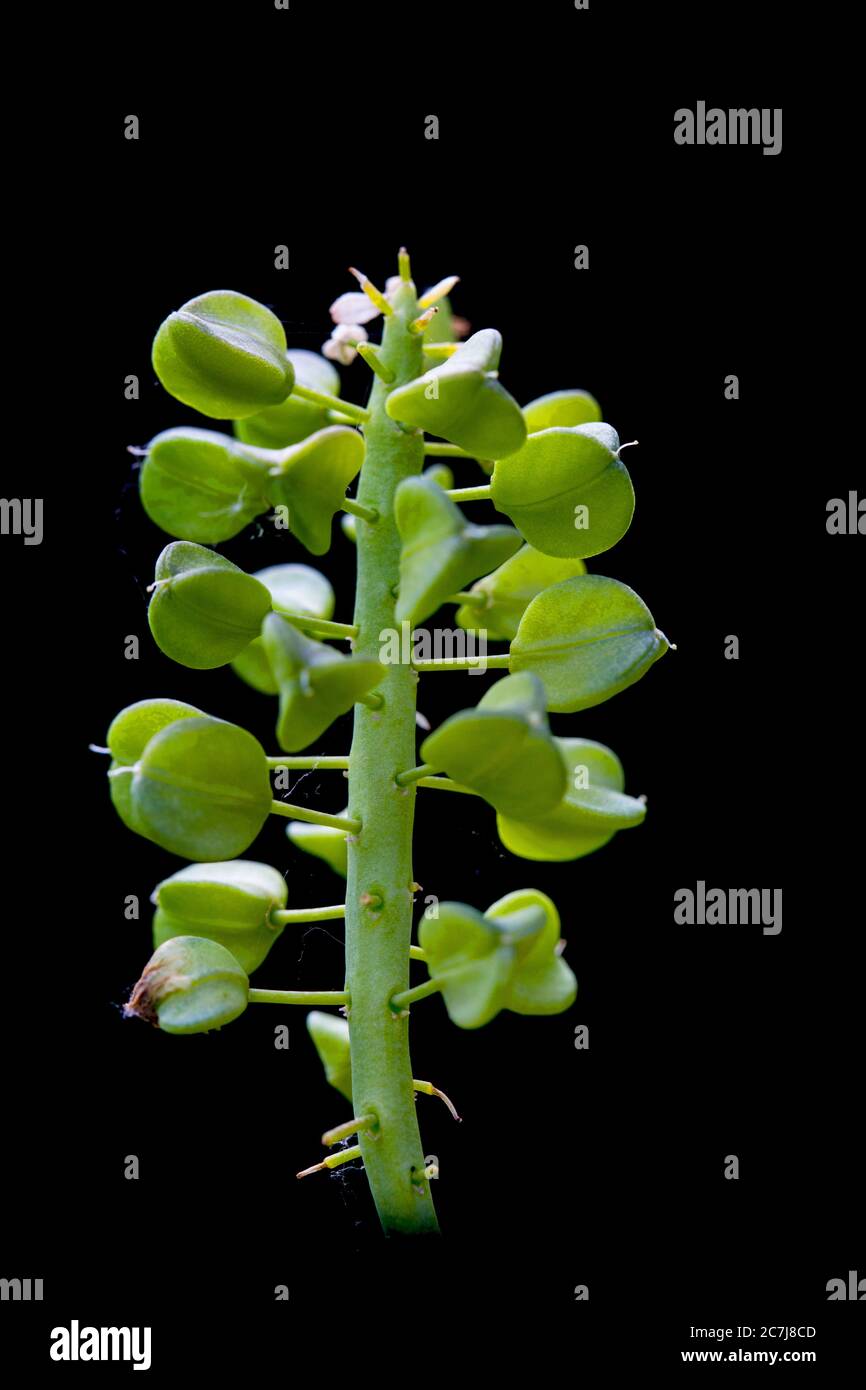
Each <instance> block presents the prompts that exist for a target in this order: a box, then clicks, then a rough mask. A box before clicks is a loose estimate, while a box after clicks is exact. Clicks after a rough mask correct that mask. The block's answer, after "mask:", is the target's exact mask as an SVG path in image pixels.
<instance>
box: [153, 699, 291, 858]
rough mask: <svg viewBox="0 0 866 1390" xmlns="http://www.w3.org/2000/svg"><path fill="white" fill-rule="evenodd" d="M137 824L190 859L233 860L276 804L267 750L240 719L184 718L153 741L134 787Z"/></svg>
mask: <svg viewBox="0 0 866 1390" xmlns="http://www.w3.org/2000/svg"><path fill="white" fill-rule="evenodd" d="M130 799H131V803H132V810H133V816H134V820H135V828H136V829H138V830H139V831H140V833H141V834H143V835H146V836H147V838H148V839H150V840H153V841H154V842H155V843H156V844H158V845H161V846H162V848H163V849H167V850H169V851H170V852H171V853H172V854H179V855H181V856H182V857H183V858H184V859H194V860H202V861H212V860H219V859H234V858H236V857H237V856H238V855H239V854H243V852H244V850H246V849H248V848H249V846H250V845H251V844H252V842H253V840H254V839H255V838H256V836H257V835H258V833H259V831H260V830H261V828H262V826H263V825H264V823H265V821H266V820H267V817H268V813H269V811H270V809H271V804H272V800H273V795H272V792H271V783H270V776H269V773H268V764H267V759H266V757H265V753H264V749H263V748H262V746H261V744H260V743H259V742H258V740H257V739H255V738H253V736H252V734H249V733H247V731H246V729H241V728H239V727H238V726H237V725H236V724H228V723H224V722H223V721H222V720H218V719H211V718H209V717H207V716H202V717H200V718H198V719H180V720H177V721H176V722H175V723H173V724H169V725H168V726H167V727H166V728H164V729H163V730H162V731H161V732H160V733H158V734H156V735H154V737H153V738H151V739H150V740H149V742H148V743H147V746H146V747H145V749H144V751H143V753H142V755H141V757H140V758H139V760H138V762H137V764H136V767H135V771H134V774H133V778H132V786H131V789H130Z"/></svg>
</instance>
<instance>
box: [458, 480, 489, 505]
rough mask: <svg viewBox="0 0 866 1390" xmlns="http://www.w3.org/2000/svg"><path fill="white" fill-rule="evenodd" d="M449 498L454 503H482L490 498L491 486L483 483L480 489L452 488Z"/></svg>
mask: <svg viewBox="0 0 866 1390" xmlns="http://www.w3.org/2000/svg"><path fill="white" fill-rule="evenodd" d="M448 496H449V497H450V498H451V501H452V502H480V501H482V500H483V499H484V498H487V497H489V496H490V484H489V483H482V484H481V485H480V486H479V487H452V488H449V489H448Z"/></svg>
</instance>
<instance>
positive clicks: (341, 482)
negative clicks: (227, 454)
mask: <svg viewBox="0 0 866 1390" xmlns="http://www.w3.org/2000/svg"><path fill="white" fill-rule="evenodd" d="M363 461H364V439H363V436H362V435H361V434H359V433H358V431H357V430H354V429H349V428H347V426H345V425H330V426H329V427H328V429H324V430H318V431H317V433H316V434H311V435H310V436H309V437H308V438H307V439H304V440H302V441H301V443H300V444H293V445H291V446H290V447H289V448H287V449H284V450H283V452H282V454H281V455H280V456H279V457H278V458H277V459H276V460H275V462H274V464H273V466H272V467H271V469H270V471H269V476H268V497H269V499H270V502H271V506H273V507H285V508H286V510H287V514H288V525H289V530H290V531H291V533H292V535H293V536H297V538H298V540H299V541H300V542H301V545H303V546H306V548H307V550H309V551H310V553H311V554H313V555H324V554H325V552H326V551H327V550H328V549H329V548H330V545H331V526H332V523H333V520H334V516H335V515H336V513H337V512H339V511H341V510H342V506H343V502H344V501H345V497H346V488H347V487H348V486H349V483H350V482H351V481H352V479H353V478H354V477H356V476H357V474H358V472H359V471H360V468H361V464H362V463H363Z"/></svg>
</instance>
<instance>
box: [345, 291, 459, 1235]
mask: <svg viewBox="0 0 866 1390" xmlns="http://www.w3.org/2000/svg"><path fill="white" fill-rule="evenodd" d="M391 305H392V308H393V313H392V314H390V315H389V316H388V318H387V319H386V320H385V322H384V327H383V337H382V346H381V349H380V352H379V356H380V358H381V360H382V362H383V363H384V364H385V366H386V367H387V368H388V369H389V370H390V371H391V372H393V374H394V382H393V384H391V383H389V382H385V381H383V380H381V379H380V378H378V377H377V379H376V380H375V382H374V383H373V389H372V392H371V395H370V401H369V411H370V420H369V422H368V423H367V425H366V426H365V429H364V434H365V437H366V443H367V452H366V457H365V460H364V465H363V467H362V469H361V478H360V485H359V488H358V500H359V502H361V503H362V505H364V506H370V507H374V508H375V509H376V511H377V512H378V513H379V520H378V522H377V524H376V525H375V526H371V527H366V526H364V527H359V528H358V532H357V542H358V582H357V590H356V600H355V614H354V620H355V623H356V625H357V627H358V629H359V635H358V637H357V639H356V642H355V650H356V651H357V652H358V653H359V654H361V655H364V656H378V655H379V650H380V634H381V633H382V632H383V631H384V630H385V629H386V628H387V629H399V624H398V623H397V621H396V618H395V615H394V602H395V601H394V592H393V591H395V590H396V586H397V583H398V579H399V567H400V537H399V535H398V532H397V527H396V524H395V522H394V492H395V489H396V487H397V484H398V483H399V482H401V481H402V480H403V479H404V478H408V477H410V476H412V475H413V474H417V473H420V472H421V470H422V468H423V464H424V441H423V437H422V435H421V434H420V432H417V431H411V432H410V431H406V430H401V429H400V428H399V426H398V425H397V424H396V423H395V422H394V421H393V420H391V419H390V418H389V417H388V416H387V415H386V413H385V402H386V400H387V398H388V394H389V392H390V391H392V390H393V389H395V387H397V386H402V385H404V384H405V383H406V382H407V381H411V380H412V379H413V378H414V377H416V376H418V375H420V373H421V370H422V359H423V351H424V348H423V342H422V340H421V338H420V337H418V336H417V335H415V334H412V333H410V332H409V328H408V325H409V324H410V323H411V322H412V321H413V320H414V319H415V317H416V315H417V301H416V296H415V288H414V286H413V285H412V283H411V282H407V281H404V282H403V283H402V285H401V286H400V288H399V289H398V290H397V291H396V293H395V294H394V295H393V297H392V301H391ZM385 672H386V673H385V675H384V677H383V679H382V682H381V685H380V686H379V687H378V688H379V689H380V690H381V693H382V695H383V697H384V703H383V706H382V708H381V710H379V711H378V713H377V714H375V715H374V714H373V713H372V712H371V711H370V710H368V709H366V708H364V707H362V706H356V709H355V731H354V737H353V740H352V751H351V765H350V770H349V808H350V815H352V816H353V817H355V818H357V819H358V820H360V821H362V822H363V830H362V832H361V834H360V835H359V836H357V837H356V838H353V840H350V842H349V866H348V883H347V890H346V904H347V907H346V989H347V991H348V992H349V993H350V994H351V997H352V1004H351V1009H350V1012H349V1035H350V1045H351V1060H352V1092H353V1097H354V1103H355V1108H356V1111H357V1112H358V1113H359V1114H364V1115H367V1114H372V1115H375V1116H376V1119H377V1122H378V1125H377V1129H376V1134H375V1137H371V1136H370V1135H367V1134H361V1135H360V1136H359V1143H360V1149H361V1152H362V1154H363V1158H364V1167H365V1169H366V1172H367V1177H368V1180H369V1183H370V1188H371V1191H372V1194H373V1199H374V1201H375V1203H376V1207H377V1210H378V1212H379V1218H380V1220H381V1223H382V1227H383V1229H384V1231H385V1232H386V1234H388V1235H422V1234H434V1233H436V1232H437V1231H438V1223H437V1220H436V1213H435V1211H434V1208H433V1201H432V1198H431V1195H430V1183H429V1181H428V1180H427V1179H426V1178H425V1177H424V1151H423V1149H422V1147H421V1137H420V1134H419V1131H418V1118H417V1111H416V1107H415V1100H414V1091H413V1087H412V1068H411V1064H410V1060H409V1029H408V1019H406V1018H400V1017H398V1016H396V1015H395V1014H394V1012H393V1010H392V1009H391V1008H390V1006H389V1000H390V998H391V996H392V995H393V994H395V993H399V992H400V991H401V990H405V989H406V988H407V987H408V985H409V944H410V937H411V930H412V897H413V888H412V885H413V883H414V876H413V873H412V824H413V817H414V809H415V793H414V791H413V790H412V789H410V790H409V792H408V794H407V793H406V792H405V791H403V790H401V789H400V788H399V787H398V786H397V785H396V783H395V780H394V779H395V776H396V774H397V773H398V772H400V771H401V770H402V769H404V768H408V767H412V766H413V764H414V763H415V688H416V683H417V677H416V676H415V673H414V671H413V670H412V668H411V666H408V665H398V664H394V665H389V666H387V667H386V668H385ZM364 895H368V897H367V900H369V896H375V897H378V898H380V899H381V901H382V908H381V911H379V912H376V913H375V914H373V913H370V912H368V911H365V909H364V906H363V902H362V898H363V897H364Z"/></svg>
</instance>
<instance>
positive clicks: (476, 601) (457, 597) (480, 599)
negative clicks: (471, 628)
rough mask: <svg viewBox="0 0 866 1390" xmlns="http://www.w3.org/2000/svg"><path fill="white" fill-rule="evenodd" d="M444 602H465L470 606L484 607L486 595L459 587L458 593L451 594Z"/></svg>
mask: <svg viewBox="0 0 866 1390" xmlns="http://www.w3.org/2000/svg"><path fill="white" fill-rule="evenodd" d="M445 602H446V603H466V604H468V605H469V607H470V608H485V607H486V606H487V595H486V594H473V592H472V590H471V589H468V590H467V589H461V590H460V592H459V593H456V594H451V595H450V597H449V598H447V599H446V600H445Z"/></svg>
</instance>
